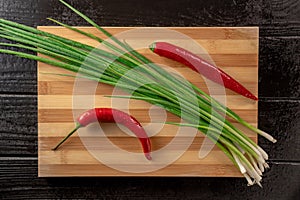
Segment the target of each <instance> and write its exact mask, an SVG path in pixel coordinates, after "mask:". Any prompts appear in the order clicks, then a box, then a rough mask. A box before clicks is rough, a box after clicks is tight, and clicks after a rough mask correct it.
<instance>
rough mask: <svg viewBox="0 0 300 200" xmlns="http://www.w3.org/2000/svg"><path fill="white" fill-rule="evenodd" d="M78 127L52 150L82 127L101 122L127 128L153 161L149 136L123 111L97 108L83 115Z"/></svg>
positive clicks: (78, 121)
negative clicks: (117, 124)
mask: <svg viewBox="0 0 300 200" xmlns="http://www.w3.org/2000/svg"><path fill="white" fill-rule="evenodd" d="M76 121H77V122H76V127H75V128H74V130H72V131H71V132H70V133H69V134H68V135H67V136H66V137H65V138H64V139H63V140H62V141H61V142H60V143H58V144H57V145H56V147H54V148H53V149H52V150H56V149H57V148H58V147H59V146H60V145H61V144H62V143H64V142H65V141H66V140H67V139H68V138H69V137H70V136H71V135H72V134H73V133H74V132H75V131H77V130H78V129H79V128H81V127H85V126H87V125H88V124H90V123H93V122H96V121H99V122H115V123H119V124H122V125H124V126H126V127H127V128H128V129H129V130H131V131H132V132H133V133H134V134H135V135H136V136H137V137H138V138H139V140H140V142H141V144H142V147H143V151H144V154H145V157H146V158H147V159H148V160H151V159H152V158H151V155H150V152H151V142H150V139H149V137H148V136H147V134H146V132H145V130H144V129H143V127H142V125H141V124H140V123H139V122H138V121H137V120H136V119H135V118H134V117H132V116H130V115H128V114H126V113H125V112H123V111H120V110H116V109H112V108H95V109H91V110H88V111H86V112H84V113H82V114H81V115H80V116H79V117H78V118H77V120H76Z"/></svg>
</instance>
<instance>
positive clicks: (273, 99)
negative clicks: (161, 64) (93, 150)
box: [0, 0, 300, 200]
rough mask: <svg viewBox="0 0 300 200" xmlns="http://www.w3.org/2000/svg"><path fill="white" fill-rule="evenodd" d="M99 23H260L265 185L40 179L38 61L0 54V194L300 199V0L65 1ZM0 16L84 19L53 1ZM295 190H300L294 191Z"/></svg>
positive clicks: (33, 20)
mask: <svg viewBox="0 0 300 200" xmlns="http://www.w3.org/2000/svg"><path fill="white" fill-rule="evenodd" d="M69 2H71V3H72V5H74V6H75V7H77V8H79V9H80V10H81V11H83V12H84V13H85V14H87V15H88V16H90V17H91V18H93V19H94V20H95V21H96V22H98V23H99V24H101V25H103V26H259V27H260V47H259V53H260V56H259V67H260V68H259V98H260V102H259V127H260V128H262V129H264V130H267V131H268V132H270V133H272V134H273V135H274V136H275V137H276V138H277V139H278V143H277V144H275V145H273V144H271V143H269V142H267V141H266V140H264V139H262V138H259V143H260V145H261V146H262V147H263V148H264V149H266V151H267V152H268V153H269V155H270V165H271V169H270V170H269V171H268V172H267V173H266V174H265V176H264V181H263V186H264V188H263V189H260V188H259V187H257V186H254V187H247V186H246V183H245V180H244V179H239V178H48V179H47V178H38V177H37V96H36V94H37V87H36V86H37V81H36V62H33V61H28V60H26V59H21V58H16V57H13V56H7V55H0V63H1V64H0V111H1V113H0V198H1V199H21V198H29V199H30V198H51V199H52V198H115V199H129V198H136V199H158V198H161V199H168V198H172V199H173V198H175V199H197V198H198V199H288V200H290V199H299V196H300V138H299V134H300V131H299V130H300V63H299V59H300V1H299V0H284V1H278V0H273V1H271V0H264V1H263V0H259V1H254V0H249V1H238V0H232V1H224V0H211V1H196V0H194V1H181V2H179V1H178V2H177V3H176V2H174V1H171V0H166V1H160V3H155V2H153V1H148V2H146V1H138V0H135V1H112V0H110V1H109V0H104V1H87V0H83V1H81V0H73V1H69ZM0 17H3V18H5V19H10V20H14V21H17V22H20V23H24V24H27V25H30V26H37V25H53V24H51V23H50V22H48V21H46V20H45V18H47V17H53V18H55V19H58V20H61V21H63V22H67V23H69V24H71V25H87V24H86V23H85V22H84V21H83V20H81V19H80V18H79V17H77V16H76V15H74V14H73V13H72V12H71V11H69V10H68V9H67V8H65V7H63V6H62V5H61V4H60V3H58V1H56V0H50V1H46V0H26V1H25V0H10V1H7V0H0ZM297 197H298V198H297Z"/></svg>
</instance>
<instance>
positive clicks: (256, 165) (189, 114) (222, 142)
mask: <svg viewBox="0 0 300 200" xmlns="http://www.w3.org/2000/svg"><path fill="white" fill-rule="evenodd" d="M60 2H62V3H63V4H64V5H65V6H67V7H68V8H70V9H71V10H73V11H74V12H75V13H76V14H78V15H79V16H81V17H82V18H83V19H84V20H86V21H87V22H88V23H90V24H91V25H92V26H94V27H95V28H97V29H98V30H99V31H101V32H102V33H104V34H105V35H106V36H108V37H109V38H110V39H111V40H112V41H113V43H110V42H107V41H105V40H103V39H102V38H99V37H97V36H95V35H93V34H91V33H87V32H85V31H82V30H79V29H77V28H75V27H71V26H69V25H67V24H63V23H61V22H59V21H56V20H54V19H49V20H51V21H53V22H55V23H57V24H59V25H61V26H63V27H65V28H68V29H70V30H72V31H75V32H77V33H80V34H82V35H84V36H86V37H88V38H91V39H93V40H95V41H96V42H99V44H100V43H101V44H103V45H105V46H106V47H107V48H108V49H110V50H111V52H109V51H105V50H101V49H97V48H94V47H92V46H89V45H86V44H82V43H80V42H76V41H73V40H70V39H66V38H64V37H60V36H56V35H53V34H50V33H46V32H44V31H40V30H37V29H35V28H32V27H28V26H25V25H22V24H18V23H15V22H12V21H8V20H4V19H0V37H1V38H5V39H8V40H11V41H15V42H17V43H18V44H7V43H0V46H8V47H17V48H21V49H28V50H31V51H33V52H36V53H39V54H43V55H46V56H48V57H47V58H44V57H40V56H36V55H31V54H27V53H23V52H18V51H14V50H7V49H0V53H6V54H12V55H16V56H19V57H24V58H28V59H31V60H36V61H39V62H43V63H47V64H50V65H53V66H56V67H59V68H64V69H67V70H70V71H72V72H76V73H77V72H78V73H80V74H81V75H80V76H76V77H79V78H86V79H90V80H94V81H98V82H101V83H105V84H109V85H112V86H115V87H119V88H121V89H122V90H124V91H126V92H128V93H130V94H131V96H107V97H110V98H128V99H129V98H131V99H136V100H142V101H146V102H149V103H151V104H155V105H157V106H160V107H162V108H163V109H165V110H167V111H169V112H171V113H173V114H174V115H176V116H178V117H181V118H182V119H183V120H185V122H186V123H174V122H168V124H173V125H177V126H189V127H194V128H196V129H198V130H199V131H201V132H202V133H204V134H205V135H206V136H207V137H208V138H210V139H211V140H212V141H213V142H214V143H215V144H216V145H217V146H218V147H219V148H220V149H221V150H222V151H223V152H224V153H225V154H226V156H227V157H228V158H229V159H230V160H231V161H232V162H233V164H234V165H235V166H236V167H237V168H238V169H239V170H240V171H241V173H242V174H243V175H244V177H245V178H246V180H247V181H248V184H249V185H253V184H254V183H257V184H258V185H260V186H261V184H260V181H261V179H262V177H261V176H262V172H263V171H264V168H268V165H267V163H266V160H267V159H268V155H267V153H266V152H265V151H264V150H263V149H262V148H261V147H259V146H258V145H257V144H256V143H254V142H253V141H252V140H251V139H250V138H248V137H247V136H246V135H245V134H244V133H243V132H242V131H241V130H239V129H238V128H236V127H234V126H233V125H232V124H231V123H230V122H229V121H228V120H226V119H224V117H223V116H222V115H225V116H226V115H227V116H229V117H231V118H232V119H234V120H236V121H237V122H239V123H240V124H242V125H244V126H245V127H247V128H249V129H250V130H252V131H254V132H256V133H258V134H261V135H262V136H264V137H266V138H267V139H269V140H270V141H272V142H276V140H275V139H274V138H273V137H272V136H270V135H269V134H267V133H265V132H264V131H262V130H259V129H257V128H256V127H254V126H252V125H250V124H249V123H247V122H246V121H245V120H243V119H242V118H241V117H239V116H238V115H237V114H236V113H234V112H233V111H232V110H230V109H229V108H227V107H226V106H224V105H222V104H221V103H219V102H218V101H216V100H215V99H213V98H212V97H211V96H209V95H208V94H206V93H205V92H203V91H202V90H201V89H199V88H198V87H196V86H195V85H193V84H192V83H190V82H188V81H186V80H184V79H183V78H182V77H179V76H178V75H174V74H172V73H169V72H167V71H166V70H165V69H163V68H161V67H160V66H158V65H156V64H154V63H152V62H151V61H150V60H149V59H148V58H146V57H145V56H143V55H142V54H140V53H138V52H137V51H135V50H134V49H133V48H132V47H131V46H130V45H128V44H127V43H125V42H121V41H120V40H118V39H117V38H115V37H114V36H112V35H111V34H110V33H109V32H108V31H106V30H105V29H103V28H102V27H100V26H99V25H97V24H96V23H95V22H94V21H92V20H91V19H90V18H88V17H87V16H85V15H84V14H83V13H81V12H79V11H78V10H76V9H75V8H73V7H72V6H71V5H69V4H67V3H66V2H64V1H63V0H60ZM60 75H61V76H71V77H75V76H74V75H69V74H60Z"/></svg>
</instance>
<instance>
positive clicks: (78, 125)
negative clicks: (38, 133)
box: [52, 123, 81, 151]
mask: <svg viewBox="0 0 300 200" xmlns="http://www.w3.org/2000/svg"><path fill="white" fill-rule="evenodd" d="M79 128H81V124H79V123H76V127H75V128H74V129H73V130H72V131H71V132H70V133H69V134H68V135H67V136H66V137H65V138H64V139H62V140H61V141H60V142H59V143H58V144H57V145H56V146H55V147H54V148H53V149H52V150H53V151H55V150H57V149H58V147H60V145H62V144H63V143H64V142H65V141H66V140H67V139H68V138H69V137H71V135H73V133H75V132H76V131H77V130H78V129H79Z"/></svg>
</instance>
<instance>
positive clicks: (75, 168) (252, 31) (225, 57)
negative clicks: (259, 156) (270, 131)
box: [38, 27, 258, 177]
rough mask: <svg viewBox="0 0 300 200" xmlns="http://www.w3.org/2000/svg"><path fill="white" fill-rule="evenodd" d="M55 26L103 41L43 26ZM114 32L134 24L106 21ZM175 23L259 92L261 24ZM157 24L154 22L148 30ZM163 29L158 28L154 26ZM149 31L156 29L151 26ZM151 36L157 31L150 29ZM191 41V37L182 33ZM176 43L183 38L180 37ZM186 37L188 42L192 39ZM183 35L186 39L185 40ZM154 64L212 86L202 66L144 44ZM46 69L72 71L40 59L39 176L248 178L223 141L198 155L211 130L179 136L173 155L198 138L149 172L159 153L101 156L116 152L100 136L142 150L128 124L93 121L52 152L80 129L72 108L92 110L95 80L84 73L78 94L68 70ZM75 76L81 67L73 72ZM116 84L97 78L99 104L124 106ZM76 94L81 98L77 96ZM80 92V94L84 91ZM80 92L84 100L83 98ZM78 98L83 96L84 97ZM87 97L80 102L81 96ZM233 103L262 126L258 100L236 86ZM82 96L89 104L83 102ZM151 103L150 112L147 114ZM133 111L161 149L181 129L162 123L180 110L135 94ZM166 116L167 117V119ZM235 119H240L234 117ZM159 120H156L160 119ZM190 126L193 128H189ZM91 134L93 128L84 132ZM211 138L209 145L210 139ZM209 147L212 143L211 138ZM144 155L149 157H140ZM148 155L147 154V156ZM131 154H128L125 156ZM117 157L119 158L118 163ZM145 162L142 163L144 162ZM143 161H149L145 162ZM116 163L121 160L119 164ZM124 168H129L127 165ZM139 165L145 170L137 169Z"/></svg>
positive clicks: (122, 146) (229, 102) (76, 37)
mask: <svg viewBox="0 0 300 200" xmlns="http://www.w3.org/2000/svg"><path fill="white" fill-rule="evenodd" d="M38 28H39V29H40V30H44V31H47V32H50V33H54V34H57V35H60V36H63V37H66V38H70V39H73V40H76V41H79V42H83V43H86V44H90V45H93V46H96V45H97V44H95V42H94V41H93V40H90V39H88V38H86V37H84V36H82V35H79V34H77V33H74V32H72V31H70V30H66V29H64V28H61V27H38ZM82 29H83V30H85V31H88V32H91V33H94V34H97V35H99V36H100V37H103V35H102V34H101V33H99V32H98V31H96V30H95V29H94V28H90V27H83V28H82ZM106 29H107V30H108V31H110V32H111V33H113V34H117V33H121V32H123V31H127V30H130V29H132V28H111V27H108V28H106ZM169 29H170V30H174V31H178V32H180V33H182V34H185V35H187V36H188V37H191V38H192V39H194V40H195V41H196V42H197V43H199V44H200V45H201V46H202V47H203V48H204V49H205V50H206V51H207V52H208V54H209V55H210V57H211V58H212V59H213V61H214V62H215V63H216V65H217V66H219V67H221V68H222V69H223V70H224V71H226V72H227V73H229V74H230V75H231V76H233V77H235V78H236V79H237V80H238V81H239V82H241V83H242V84H243V85H244V86H246V88H248V89H249V90H250V91H251V92H252V93H254V94H255V95H257V86H258V28H256V27H247V28H226V27H224V28H213V27H211V28H200V27H197V28H195V27H193V28H169ZM149 30H150V29H149ZM155 30H157V29H155V28H154V29H151V31H152V32H155ZM151 31H150V33H151ZM150 36H151V34H150ZM145 40H146V41H147V43H148V42H149V43H148V44H150V43H152V42H154V41H152V40H153V38H151V37H150V38H143V37H137V38H131V40H130V39H129V40H128V43H130V44H131V43H139V42H141V41H143V42H145ZM183 40H184V39H183ZM174 42H176V41H174ZM186 43H187V41H186ZM186 43H185V41H183V43H182V44H186ZM140 52H141V53H143V54H144V55H146V56H147V57H148V58H150V59H151V60H152V61H154V62H155V63H160V64H162V65H167V66H170V67H172V68H173V69H175V70H176V71H178V72H180V73H181V74H182V75H183V76H184V77H185V78H186V79H187V80H189V81H191V82H193V83H195V84H196V85H197V86H199V87H200V88H202V89H203V90H205V91H208V89H207V86H206V84H205V83H206V82H205V81H204V80H203V79H202V78H201V77H200V76H199V75H198V74H196V73H195V72H192V71H191V70H190V69H188V68H186V67H183V66H182V65H181V64H179V63H176V62H173V61H171V60H168V59H166V58H162V57H159V56H157V55H155V54H154V53H152V52H151V51H150V50H149V49H146V48H145V49H142V50H140ZM47 73H63V74H72V73H71V72H68V71H66V70H63V69H59V68H56V67H52V66H49V65H46V64H43V63H38V152H39V154H38V160H39V164H38V169H39V172H38V173H39V176H40V177H60V176H199V177H200V176H206V177H241V174H240V173H239V171H238V170H237V169H236V167H235V166H233V164H232V163H231V161H230V160H229V159H228V158H227V157H226V156H225V154H223V152H222V151H220V150H219V149H218V148H217V147H213V148H212V151H210V152H209V153H208V155H207V156H205V157H204V158H201V159H200V158H199V157H198V154H199V150H200V147H201V145H202V144H203V142H204V141H205V139H204V135H203V134H201V133H198V134H197V135H196V137H195V138H193V136H192V135H191V136H189V134H185V135H183V136H180V137H179V139H178V138H177V139H178V140H177V142H176V144H175V145H174V147H173V149H172V148H171V150H170V152H167V153H166V155H165V156H166V157H165V158H166V160H167V156H173V151H175V150H176V148H177V147H178V148H181V146H184V141H185V139H186V138H188V137H192V138H191V140H190V139H189V140H190V141H191V145H190V146H189V147H188V149H187V150H186V151H185V152H184V153H183V154H182V156H179V157H178V159H175V161H174V162H173V163H170V164H169V165H166V166H163V167H161V168H160V169H158V170H153V171H147V172H142V170H140V169H143V167H144V168H147V167H149V166H151V165H154V164H155V163H157V162H162V161H161V160H160V161H159V160H158V159H157V158H158V157H159V156H157V157H155V155H159V154H154V155H153V161H151V162H149V161H146V160H145V159H144V158H143V157H142V156H141V157H138V158H137V160H136V162H135V161H134V162H132V161H131V162H129V161H128V162H126V156H125V157H120V158H118V159H119V160H120V162H116V161H107V160H105V162H102V160H101V159H100V160H99V159H98V157H97V155H101V156H102V155H107V157H112V158H115V157H116V156H118V155H115V154H114V152H110V151H109V149H110V147H108V146H106V145H107V143H101V146H99V145H100V143H98V141H99V140H104V139H105V138H106V139H108V141H109V142H111V144H113V145H114V146H115V147H117V148H120V149H122V150H124V151H127V152H128V155H129V154H130V153H140V154H141V155H142V150H141V147H140V144H139V142H138V140H137V139H136V138H134V137H132V136H130V135H128V134H126V133H124V131H123V130H124V129H123V128H122V127H118V126H117V125H115V124H101V128H102V129H103V133H105V134H102V133H98V132H99V129H98V128H97V125H91V126H89V127H86V128H84V129H85V130H84V133H82V134H81V133H80V136H79V135H78V134H76V133H75V134H74V135H73V136H72V137H71V138H70V139H69V140H68V141H67V142H66V143H65V144H64V145H63V146H61V148H60V149H58V150H57V151H51V148H52V147H54V146H55V145H56V144H57V143H58V142H59V141H60V140H61V139H62V138H63V137H64V136H65V135H66V134H67V133H68V132H69V131H70V130H72V129H73V128H74V125H75V123H74V119H73V112H76V113H80V112H81V111H84V110H86V109H87V108H86V105H85V104H86V101H85V99H86V98H89V97H90V96H91V94H90V93H89V92H88V88H90V87H95V83H94V82H92V81H87V80H86V81H85V80H81V81H80V84H81V86H80V87H79V89H78V87H77V86H76V87H77V88H76V95H74V80H75V79H74V78H73V77H62V76H57V75H50V74H47ZM74 75H75V74H74ZM113 90H114V88H113V87H112V86H109V85H105V84H98V85H97V84H96V88H95V91H94V93H93V94H92V95H93V96H94V97H95V100H94V102H95V106H96V107H111V106H114V107H115V106H116V105H117V106H118V108H119V109H122V102H121V101H120V102H121V103H120V104H119V103H118V101H116V102H117V103H115V102H112V101H111V99H110V98H107V97H104V96H105V95H110V94H112V92H113ZM214 91H215V92H216V93H215V94H216V95H220V96H221V95H223V93H222V92H221V90H220V91H218V89H216V90H214ZM74 96H75V97H74ZM77 97H78V98H77ZM74 98H77V99H76V101H77V106H76V108H74V101H75V100H74ZM78 99H79V100H78ZM78 101H79V103H78ZM80 101H81V102H80ZM226 102H227V106H228V107H230V108H231V109H232V110H234V111H235V112H236V113H238V114H239V115H240V116H241V117H242V118H244V119H246V120H247V121H248V122H250V123H251V124H253V125H255V126H256V125H257V102H254V101H251V100H248V99H246V98H244V97H242V96H240V95H237V94H236V93H234V92H231V91H229V90H226ZM81 103H82V104H81ZM149 108H151V116H150V115H149V114H148V113H149V112H148V111H149ZM129 111H130V114H131V115H133V116H135V118H137V119H138V120H139V121H140V122H141V123H142V124H143V125H144V126H145V129H146V132H147V133H149V134H150V135H151V134H152V137H151V142H152V147H153V151H157V152H159V151H160V150H161V149H163V148H164V147H165V146H166V145H168V144H170V143H171V142H172V141H173V139H174V138H175V133H176V132H177V131H178V127H177V126H173V125H163V126H162V125H161V124H159V123H158V122H159V120H162V119H164V120H166V121H179V119H178V118H177V117H175V116H174V115H172V114H170V113H164V112H162V110H161V109H159V108H158V107H155V106H154V107H153V106H151V105H150V104H148V103H146V102H142V101H136V100H130V102H129ZM164 117H165V118H164ZM150 120H152V122H155V123H157V124H158V125H159V126H160V127H161V129H159V130H160V131H158V132H157V133H152V132H153V130H152V128H153V127H155V126H148V125H149V124H148V123H149V122H150ZM232 122H233V121H232ZM155 123H153V124H155ZM233 124H234V125H236V126H237V127H239V128H241V130H243V131H245V133H246V135H248V136H249V137H250V138H251V139H253V140H254V141H256V142H257V136H256V135H255V134H254V133H252V132H250V131H248V130H246V129H245V128H243V127H241V126H240V125H238V124H236V123H235V122H233ZM185 131H186V132H189V131H190V130H189V129H186V130H185ZM84 134H86V135H84ZM85 137H86V138H88V139H89V140H90V141H92V142H91V143H90V146H89V147H88V148H87V147H86V145H84V144H83V140H84V138H85ZM205 145H208V144H204V147H205ZM208 146H209V145H208ZM138 159H142V160H138ZM143 159H144V160H143ZM124 160H125V161H124ZM113 162H116V163H113ZM141 163H142V164H141ZM143 163H144V164H143ZM134 165H136V167H137V169H138V170H137V171H136V172H132V171H126V170H119V168H118V166H120V168H121V169H128V168H130V167H135V166H134ZM138 165H139V166H138ZM112 166H117V168H114V167H112ZM122 167H123V168H122ZM137 172H140V173H137Z"/></svg>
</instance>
